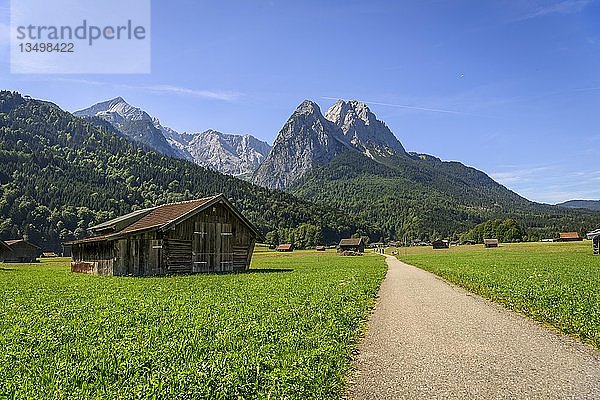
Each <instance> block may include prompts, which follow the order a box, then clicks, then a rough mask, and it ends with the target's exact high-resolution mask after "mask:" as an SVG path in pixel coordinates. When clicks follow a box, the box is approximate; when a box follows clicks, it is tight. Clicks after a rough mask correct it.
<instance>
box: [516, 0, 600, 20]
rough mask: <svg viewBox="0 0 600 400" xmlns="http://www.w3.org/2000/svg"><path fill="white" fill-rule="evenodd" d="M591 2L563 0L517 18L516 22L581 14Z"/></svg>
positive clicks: (590, 0)
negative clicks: (549, 16)
mask: <svg viewBox="0 0 600 400" xmlns="http://www.w3.org/2000/svg"><path fill="white" fill-rule="evenodd" d="M591 2H592V0H565V1H560V2H558V3H554V4H551V5H549V6H546V7H541V8H538V9H537V10H535V11H534V12H532V13H530V14H527V15H524V16H522V17H521V18H518V19H517V21H525V20H528V19H532V18H537V17H542V16H546V15H552V14H577V13H579V12H581V11H582V10H583V9H584V8H585V7H587V5H588V4H590V3H591Z"/></svg>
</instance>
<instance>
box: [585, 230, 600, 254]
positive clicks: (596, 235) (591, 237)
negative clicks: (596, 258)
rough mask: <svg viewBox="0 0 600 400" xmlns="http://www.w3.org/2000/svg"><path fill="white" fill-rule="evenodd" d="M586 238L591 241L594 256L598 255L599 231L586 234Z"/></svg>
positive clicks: (599, 252) (599, 247)
mask: <svg viewBox="0 0 600 400" xmlns="http://www.w3.org/2000/svg"><path fill="white" fill-rule="evenodd" d="M587 238H588V239H589V240H591V241H592V248H593V250H594V254H600V229H596V230H595V231H592V232H590V233H588V234H587Z"/></svg>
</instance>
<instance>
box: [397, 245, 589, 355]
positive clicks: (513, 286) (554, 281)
mask: <svg viewBox="0 0 600 400" xmlns="http://www.w3.org/2000/svg"><path fill="white" fill-rule="evenodd" d="M397 251H398V258H399V259H400V260H402V261H404V262H406V263H408V264H411V265H415V266H417V267H420V268H422V269H425V270H427V271H431V272H433V273H434V274H436V275H439V276H441V277H443V278H444V279H447V280H448V281H450V282H452V283H455V284H457V285H459V286H462V287H464V288H466V289H468V290H470V291H472V292H475V293H477V294H479V295H481V296H483V297H486V298H488V299H491V300H493V301H496V302H499V303H501V304H503V305H505V306H506V307H508V308H510V309H512V310H515V311H517V312H520V313H523V314H525V315H527V316H529V317H531V318H533V319H535V320H537V321H541V322H544V323H547V324H550V325H552V326H554V327H556V328H558V329H559V330H561V331H563V332H565V333H567V334H570V335H573V336H577V337H579V338H580V339H581V340H582V341H584V342H587V343H590V344H592V345H594V346H596V347H600V256H594V255H593V254H592V245H591V243H590V242H567V243H515V244H501V245H500V247H498V248H490V249H485V248H484V247H483V245H473V246H458V247H451V248H450V249H447V250H433V249H431V248H430V247H427V248H424V247H411V248H399V249H397Z"/></svg>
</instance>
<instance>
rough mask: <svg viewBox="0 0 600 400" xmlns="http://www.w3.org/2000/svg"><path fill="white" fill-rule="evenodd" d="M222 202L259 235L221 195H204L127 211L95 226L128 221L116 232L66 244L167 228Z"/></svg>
mask: <svg viewBox="0 0 600 400" xmlns="http://www.w3.org/2000/svg"><path fill="white" fill-rule="evenodd" d="M220 202H222V203H224V204H226V205H227V206H228V208H230V209H231V210H232V211H233V212H234V213H235V214H236V216H237V217H238V218H240V219H241V220H242V221H243V222H244V223H245V224H246V225H247V226H248V227H249V228H250V229H251V230H252V231H254V233H256V234H257V235H260V233H259V232H258V230H257V229H256V227H254V225H252V223H251V222H250V221H248V219H247V218H246V217H244V216H243V215H242V214H241V213H240V212H239V211H238V210H237V209H236V208H235V207H234V206H233V204H231V203H230V202H229V200H227V199H226V198H225V196H223V194H218V195H216V196H210V197H205V198H202V199H196V200H189V201H181V202H177V203H169V204H163V205H161V206H157V207H153V208H148V209H144V210H139V212H133V213H129V214H127V215H124V216H122V217H118V218H115V219H112V220H110V221H107V222H104V223H102V224H100V225H96V227H98V226H100V227H101V229H102V228H103V227H111V226H115V225H117V223H118V222H123V221H126V222H129V224H128V225H126V226H125V227H123V228H122V229H121V230H119V231H118V232H113V233H108V234H105V235H100V236H94V237H89V238H85V239H81V240H75V241H73V242H68V243H66V244H73V243H86V242H95V241H100V240H108V239H117V238H119V237H122V236H126V235H128V234H132V233H138V232H143V231H149V230H167V229H169V228H170V227H172V226H173V225H175V224H178V223H179V222H181V221H184V220H185V219H187V218H189V217H191V216H193V215H194V214H196V213H198V212H200V211H202V210H204V209H206V208H207V207H210V206H212V205H213V204H216V203H220Z"/></svg>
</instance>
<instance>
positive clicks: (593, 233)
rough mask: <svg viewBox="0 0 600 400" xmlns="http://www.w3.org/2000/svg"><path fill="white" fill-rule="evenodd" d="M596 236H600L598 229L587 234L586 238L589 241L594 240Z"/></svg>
mask: <svg viewBox="0 0 600 400" xmlns="http://www.w3.org/2000/svg"><path fill="white" fill-rule="evenodd" d="M596 236H600V229H596V230H595V231H591V232H589V233H588V234H587V238H588V239H589V240H592V239H594V238H595V237H596Z"/></svg>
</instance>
